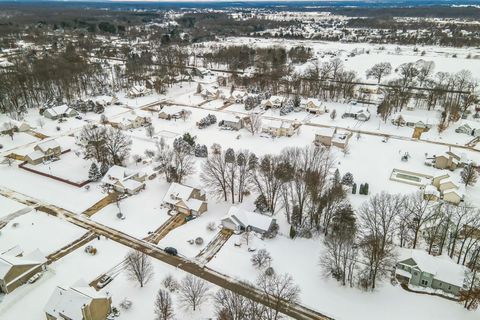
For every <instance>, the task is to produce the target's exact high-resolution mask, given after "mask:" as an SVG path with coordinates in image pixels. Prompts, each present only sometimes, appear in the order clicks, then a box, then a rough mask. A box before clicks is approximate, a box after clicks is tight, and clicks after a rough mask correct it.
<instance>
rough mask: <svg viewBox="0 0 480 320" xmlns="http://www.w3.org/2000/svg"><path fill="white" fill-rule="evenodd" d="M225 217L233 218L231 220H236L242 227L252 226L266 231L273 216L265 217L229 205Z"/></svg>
mask: <svg viewBox="0 0 480 320" xmlns="http://www.w3.org/2000/svg"><path fill="white" fill-rule="evenodd" d="M225 218H233V219H232V221H233V222H236V221H238V222H239V223H241V224H242V225H243V226H244V227H248V226H252V227H255V228H257V229H260V230H264V231H268V230H269V229H270V226H271V225H272V221H273V218H270V217H267V216H265V215H263V214H259V213H256V212H251V211H246V210H243V209H240V208H238V207H234V206H232V207H230V209H229V210H228V214H227V216H226V217H225ZM225 218H224V219H225Z"/></svg>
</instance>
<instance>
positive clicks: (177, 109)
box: [160, 106, 183, 115]
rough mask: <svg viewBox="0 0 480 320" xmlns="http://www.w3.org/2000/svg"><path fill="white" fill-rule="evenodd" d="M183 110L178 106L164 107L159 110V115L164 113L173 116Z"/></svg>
mask: <svg viewBox="0 0 480 320" xmlns="http://www.w3.org/2000/svg"><path fill="white" fill-rule="evenodd" d="M182 110H183V109H182V108H181V107H179V106H164V107H163V108H162V110H160V113H162V112H163V113H165V114H169V115H174V114H177V113H180V112H181V111H182Z"/></svg>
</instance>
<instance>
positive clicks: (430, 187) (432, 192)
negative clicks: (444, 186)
mask: <svg viewBox="0 0 480 320" xmlns="http://www.w3.org/2000/svg"><path fill="white" fill-rule="evenodd" d="M424 193H425V194H428V195H433V196H437V197H439V196H440V192H439V191H438V190H437V188H435V187H434V186H433V185H431V184H429V185H427V186H426V187H425V190H424Z"/></svg>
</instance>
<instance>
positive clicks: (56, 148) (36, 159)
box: [25, 140, 62, 165]
mask: <svg viewBox="0 0 480 320" xmlns="http://www.w3.org/2000/svg"><path fill="white" fill-rule="evenodd" d="M33 150H34V151H33V152H31V153H29V154H27V155H26V156H25V161H27V162H28V163H29V164H32V165H37V164H40V163H42V162H44V161H48V160H52V159H56V158H58V157H60V156H61V154H62V148H61V147H60V144H59V143H58V142H57V141H56V140H49V141H45V142H42V143H39V144H37V145H36V146H35V147H34V148H33Z"/></svg>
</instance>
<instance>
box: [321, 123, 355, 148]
mask: <svg viewBox="0 0 480 320" xmlns="http://www.w3.org/2000/svg"><path fill="white" fill-rule="evenodd" d="M351 136H352V133H351V132H349V131H345V130H340V129H337V128H335V129H334V128H322V129H319V130H317V133H316V134H315V140H314V141H313V143H315V145H317V146H320V145H323V146H326V147H330V146H335V147H337V148H340V149H344V148H345V147H346V146H347V145H348V140H350V137H351Z"/></svg>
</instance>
